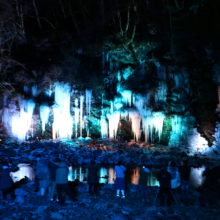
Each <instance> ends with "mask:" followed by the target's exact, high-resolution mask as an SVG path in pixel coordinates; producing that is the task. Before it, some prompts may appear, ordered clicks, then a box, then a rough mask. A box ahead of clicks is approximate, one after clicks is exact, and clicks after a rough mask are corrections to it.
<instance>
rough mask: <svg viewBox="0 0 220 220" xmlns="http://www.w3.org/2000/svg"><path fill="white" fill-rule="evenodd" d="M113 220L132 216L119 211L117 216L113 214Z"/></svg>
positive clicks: (124, 219)
mask: <svg viewBox="0 0 220 220" xmlns="http://www.w3.org/2000/svg"><path fill="white" fill-rule="evenodd" d="M111 220H130V218H129V216H128V215H126V214H124V213H119V214H117V215H115V216H112V218H111Z"/></svg>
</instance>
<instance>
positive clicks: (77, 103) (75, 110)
mask: <svg viewBox="0 0 220 220" xmlns="http://www.w3.org/2000/svg"><path fill="white" fill-rule="evenodd" d="M78 105H79V102H78V99H75V109H74V113H75V131H76V137H77V126H78V123H79V114H80V113H79V112H80V110H79V107H78Z"/></svg>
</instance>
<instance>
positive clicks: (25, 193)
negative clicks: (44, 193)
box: [15, 189, 28, 196]
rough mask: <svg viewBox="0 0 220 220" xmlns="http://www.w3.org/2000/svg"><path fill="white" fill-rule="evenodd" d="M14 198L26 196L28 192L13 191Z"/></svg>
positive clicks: (21, 190)
mask: <svg viewBox="0 0 220 220" xmlns="http://www.w3.org/2000/svg"><path fill="white" fill-rule="evenodd" d="M15 195H16V196H27V195H28V192H27V191H25V190H23V189H15Z"/></svg>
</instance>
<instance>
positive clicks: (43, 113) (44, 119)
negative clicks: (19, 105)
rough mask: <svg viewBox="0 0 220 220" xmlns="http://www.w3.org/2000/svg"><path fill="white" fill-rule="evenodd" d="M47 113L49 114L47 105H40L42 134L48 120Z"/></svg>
mask: <svg viewBox="0 0 220 220" xmlns="http://www.w3.org/2000/svg"><path fill="white" fill-rule="evenodd" d="M49 113H50V108H49V106H48V105H46V104H45V105H41V106H40V118H41V121H42V133H44V131H45V125H46V123H47V122H48V118H49Z"/></svg>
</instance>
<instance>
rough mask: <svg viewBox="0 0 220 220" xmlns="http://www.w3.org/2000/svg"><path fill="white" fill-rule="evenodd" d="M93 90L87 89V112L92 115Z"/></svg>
mask: <svg viewBox="0 0 220 220" xmlns="http://www.w3.org/2000/svg"><path fill="white" fill-rule="evenodd" d="M91 99H92V90H88V89H86V113H87V115H88V116H89V117H90V110H91Z"/></svg>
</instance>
